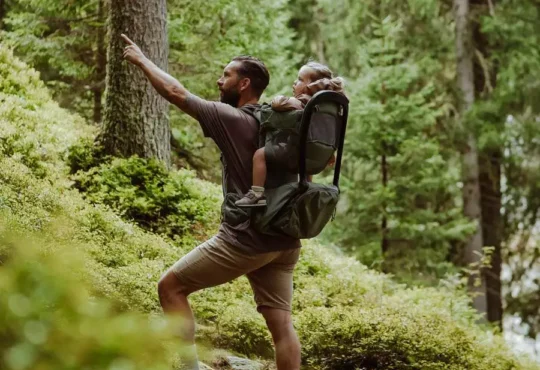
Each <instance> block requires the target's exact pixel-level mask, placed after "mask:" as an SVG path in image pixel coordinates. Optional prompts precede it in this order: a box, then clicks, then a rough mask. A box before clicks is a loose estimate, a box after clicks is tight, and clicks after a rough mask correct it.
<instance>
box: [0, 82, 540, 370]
mask: <svg viewBox="0 0 540 370" xmlns="http://www.w3.org/2000/svg"><path fill="white" fill-rule="evenodd" d="M23 94H24V92H23ZM60 112H61V110H59V109H57V111H56V113H57V114H59V113H60ZM38 113H39V114H41V115H44V114H45V112H43V111H42V110H41V108H40V109H39V110H38ZM66 116H68V117H69V115H67V113H66ZM45 117H46V118H47V119H45V120H41V121H39V122H36V127H35V129H36V130H37V131H40V130H43V129H45V128H46V127H54V126H61V127H62V130H69V129H72V130H75V128H76V123H74V122H73V121H72V120H58V119H53V118H51V117H50V116H45ZM3 119H6V121H7V122H10V121H9V119H10V118H9V117H7V118H3ZM57 129H60V128H59V127H58V128H57ZM43 140H54V137H53V136H51V137H44V138H43ZM74 142H75V141H74ZM42 144H43V145H45V144H46V142H43V143H42ZM48 163H49V164H50V165H51V166H53V167H55V168H57V171H55V172H53V173H54V174H55V176H56V177H54V176H47V177H45V178H38V177H36V175H35V174H34V173H33V172H32V170H31V169H30V168H28V167H27V166H26V165H25V164H24V163H23V162H22V161H21V159H20V157H17V156H4V155H1V156H0V209H1V210H2V224H3V225H6V226H5V228H6V229H9V230H12V231H15V232H17V235H20V234H23V233H25V234H28V233H29V232H31V231H33V230H36V231H40V232H41V233H40V234H39V245H38V248H39V250H38V252H35V254H34V252H31V249H30V248H26V246H25V247H24V248H12V247H10V246H9V245H10V244H8V243H4V242H2V243H0V255H2V256H3V257H2V258H3V259H2V261H5V260H6V259H5V256H6V255H11V261H13V262H9V264H10V265H9V266H10V267H9V268H5V266H3V267H1V268H0V274H2V276H1V277H2V279H1V280H0V287H4V286H6V285H7V284H9V287H10V288H9V289H11V290H12V291H17V292H19V291H20V292H21V293H23V294H24V295H26V296H27V297H28V296H31V295H32V294H34V293H35V294H38V295H39V296H40V297H41V298H44V299H46V298H47V297H48V295H49V292H51V296H53V298H54V297H56V298H55V299H56V300H55V301H53V302H54V303H56V304H57V305H56V306H55V307H54V308H51V307H50V306H47V308H48V310H45V309H44V308H42V306H40V305H39V304H37V303H36V307H35V309H36V310H38V309H41V312H42V314H43V315H44V322H43V325H50V326H49V327H50V329H48V330H49V331H48V333H52V332H54V333H58V337H55V338H59V339H58V342H56V341H55V342H54V343H51V344H50V347H49V346H41V347H38V348H34V349H29V351H48V350H49V349H50V353H55V354H60V355H64V354H65V355H66V356H67V355H68V354H71V353H73V352H71V351H63V349H65V348H70V349H71V348H74V351H76V349H77V348H81V351H83V350H84V351H89V352H81V353H90V351H94V352H91V353H95V354H97V355H96V356H89V357H81V358H80V359H79V360H80V361H96V362H81V364H84V365H86V366H88V367H89V368H104V365H103V364H110V363H111V362H112V361H114V360H113V358H116V356H117V355H118V356H123V357H124V358H126V359H128V360H130V361H132V362H133V368H152V366H154V367H155V368H160V367H159V366H161V362H160V360H159V359H156V360H155V361H153V362H150V361H152V360H153V359H155V357H154V356H151V355H149V356H145V354H146V353H148V352H146V350H148V351H152V353H153V354H155V355H156V356H160V358H161V359H163V356H164V355H163V352H161V351H160V348H159V345H158V344H159V343H158V340H157V339H156V340H155V341H153V340H152V338H157V337H159V335H160V334H159V333H160V332H159V331H158V332H157V333H155V332H154V334H152V326H151V325H150V328H149V326H148V325H145V324H144V322H141V321H140V320H139V319H131V317H132V316H131V315H127V316H125V315H126V314H121V315H120V316H118V318H117V316H116V315H117V314H116V313H113V312H117V311H111V310H107V309H100V307H103V306H101V305H100V304H99V302H101V301H100V300H98V299H97V298H94V300H95V302H98V303H96V304H95V305H90V304H81V302H85V301H84V299H86V298H85V297H87V293H85V291H84V289H82V288H81V289H80V290H79V287H81V285H78V283H77V284H76V283H74V281H80V280H82V281H85V282H86V284H89V285H90V286H91V287H92V289H91V292H92V293H93V294H94V296H102V297H106V298H107V299H110V300H112V301H113V302H114V307H115V310H130V311H139V312H158V311H159V304H158V299H157V294H156V282H157V280H158V279H159V277H160V275H161V274H162V273H163V272H164V271H165V269H166V268H168V267H169V266H170V265H171V264H172V263H173V262H174V261H175V260H177V259H178V258H179V257H181V256H182V255H183V254H185V253H187V252H188V250H189V249H190V248H188V247H184V248H179V247H178V246H175V245H172V244H170V243H168V242H167V241H166V240H164V239H163V238H161V237H160V236H157V235H155V234H153V233H150V232H147V231H144V230H142V229H141V228H140V227H137V226H135V225H133V224H131V223H129V222H126V221H124V220H122V219H121V218H120V217H118V216H117V215H116V214H115V213H114V212H112V211H111V209H109V208H108V207H105V206H102V205H99V204H96V205H92V204H90V203H89V202H88V201H86V200H84V199H83V197H82V196H81V194H80V193H79V192H77V191H75V190H72V189H69V187H68V185H69V184H67V181H65V180H66V177H67V166H66V165H65V164H63V163H62V162H60V161H57V157H53V158H51V162H48ZM95 168H96V169H98V170H99V169H102V170H103V171H104V174H105V173H108V174H110V173H112V172H108V171H112V170H113V169H114V170H115V171H116V170H117V171H118V172H117V173H115V175H118V174H119V173H121V172H122V171H124V170H127V169H129V171H128V172H129V173H138V174H142V175H143V176H147V175H144V174H148V172H147V171H149V167H148V166H146V165H145V166H141V163H140V162H138V159H137V158H133V159H131V160H127V161H124V162H114V161H113V162H111V163H109V164H105V165H103V164H102V165H101V166H100V167H95ZM150 168H153V171H155V172H153V173H157V174H159V173H160V172H159V171H160V170H159V169H157V168H154V167H151V166H150ZM119 178H120V179H121V177H118V176H112V177H110V178H109V179H110V180H111V181H114V183H115V184H116V183H118V181H119ZM146 179H148V178H147V177H146ZM188 183H189V181H188ZM127 184H128V182H127V181H126V182H121V185H122V186H127ZM197 184H199V185H198V186H200V185H202V183H197ZM57 217H60V220H61V221H62V226H60V227H56V226H55V225H58V224H57V223H56V222H55V220H57ZM11 244H13V243H11ZM60 245H68V246H69V248H70V249H71V250H77V251H80V252H81V253H83V261H82V262H80V263H82V264H83V267H79V268H77V266H80V265H77V264H76V263H75V262H71V260H70V259H66V258H64V256H65V254H64V253H65V252H63V251H64V250H65V249H63V248H59V247H58V246H60ZM18 249H21V253H22V254H20V255H17V254H16V251H17V250H18ZM26 250H28V253H30V254H25V251H26ZM19 256H21V257H19ZM38 256H40V257H38ZM21 261H24V262H21ZM6 271H7V272H6ZM69 271H73V272H74V273H75V274H76V277H77V279H76V280H74V279H75V278H72V277H71V276H73V275H70V273H69ZM295 274H296V275H295V297H294V310H295V320H296V325H297V327H298V329H299V334H300V336H301V339H302V341H303V343H305V345H304V347H303V348H304V349H303V351H304V353H303V354H304V358H305V361H306V364H308V365H309V366H310V367H312V368H315V369H317V368H321V369H322V368H370V369H377V368H378V369H383V368H394V369H422V368H424V369H425V368H443V367H442V366H443V364H444V366H445V367H444V368H449V369H453V368H455V369H457V368H470V369H487V368H493V369H516V370H525V369H535V368H538V367H537V366H536V367H534V366H532V365H530V366H529V365H527V364H525V363H522V362H520V361H518V360H517V359H516V357H515V356H513V355H512V354H511V353H510V352H509V350H508V349H507V348H506V347H504V346H503V345H502V344H501V339H500V337H499V336H498V335H492V334H491V332H489V331H488V330H486V329H482V328H480V327H477V326H476V325H475V324H474V320H475V319H476V315H475V314H474V313H473V311H472V310H471V309H470V308H469V307H468V302H469V301H468V299H467V298H466V297H465V296H464V295H463V294H461V293H460V292H459V291H454V290H453V289H452V288H451V285H450V288H443V287H441V288H440V289H439V290H435V289H405V288H404V287H403V286H400V285H397V284H396V283H395V282H393V281H392V280H390V279H389V277H387V276H385V275H383V274H380V273H377V272H374V271H371V270H368V269H367V268H366V267H365V266H363V265H361V264H360V263H358V262H357V261H355V260H354V259H352V258H346V257H343V256H340V255H339V254H338V252H335V251H331V250H329V248H328V247H323V246H321V245H318V244H316V243H309V244H308V245H307V246H306V247H305V248H304V249H303V251H302V256H301V260H300V263H299V265H298V268H297V269H296V270H295ZM6 276H9V277H6ZM14 277H19V278H17V279H16V281H17V284H19V283H18V282H20V284H21V285H17V284H15V283H12V282H13V281H15V280H14ZM34 279H35V280H34ZM79 279H80V280H79ZM25 282H27V283H28V284H26V283H25ZM34 282H35V283H34ZM30 283H31V284H30ZM40 284H41V285H40ZM81 284H83V283H81ZM40 287H42V288H40ZM55 292H56V293H58V294H56V295H54V293H55ZM71 292H74V293H73V294H75V295H74V296H73V297H72V296H71V295H70V294H71ZM9 297H11V295H4V294H1V295H0V309H2V308H3V307H5V302H8V303H7V305H8V306H10V304H9V301H10V298H9ZM66 297H69V299H68V298H66ZM77 297H79V298H77ZM80 297H82V298H80ZM252 300H253V298H252V293H251V290H250V287H249V283H248V282H247V280H246V279H245V278H242V279H238V280H236V281H234V282H231V283H230V284H225V285H223V286H220V287H216V288H213V289H208V290H204V291H202V292H200V293H196V294H194V295H193V296H192V303H193V308H194V311H195V314H196V316H197V317H198V319H199V323H200V324H201V326H202V327H203V330H202V331H201V332H200V334H201V336H202V338H201V339H205V340H208V341H210V342H212V343H215V344H219V345H220V346H223V347H226V348H229V349H234V350H237V351H240V352H243V353H247V354H248V355H252V356H254V355H262V356H269V355H270V354H271V341H270V338H269V336H268V333H267V331H266V329H265V326H264V321H263V319H262V317H261V316H260V315H258V314H257V313H256V311H255V308H254V304H253V302H252ZM20 301H21V300H19V298H15V303H16V304H18V305H20V304H21V303H20ZM38 302H40V301H38ZM23 305H24V303H23ZM105 306H107V305H106V304H105ZM81 307H82V308H81ZM55 308H56V310H55ZM10 309H11V308H10ZM33 309H34V308H32V307H31V308H30V310H29V312H30V313H32V315H33V314H34V312H37V311H34V310H33ZM94 309H95V310H97V311H93V310H94ZM10 315H14V314H13V313H10ZM32 315H30V316H28V318H29V320H28V322H26V321H23V320H25V319H24V318H20V317H16V318H14V320H13V325H12V326H10V329H9V330H10V331H9V332H7V333H12V334H9V335H11V336H16V337H17V338H21V339H20V340H21V343H22V342H23V341H24V343H27V342H28V343H30V344H31V343H32V341H35V340H36V338H38V339H39V335H40V334H39V333H40V330H41V326H40V324H39V323H37V325H36V324H35V323H33V321H35V320H34V316H32ZM3 317H4V316H3ZM10 317H11V316H10ZM29 322H32V324H29ZM80 323H83V325H82V327H84V328H86V327H89V329H88V331H86V332H85V333H79V332H78V331H77V330H79V328H81V325H79V324H80ZM126 323H133V325H132V326H128V327H127V329H124V325H127V324H126ZM27 325H29V326H27ZM32 325H33V326H32ZM26 327H28V328H34V327H36V328H38V329H37V330H33V331H32V334H33V335H27V334H24V333H25V332H26V331H25V330H24V328H26ZM70 329H72V330H70ZM28 330H29V329H28ZM41 332H42V330H41ZM4 333H6V331H0V336H1V335H4ZM13 333H15V334H13ZM36 333H37V334H36ZM96 333H101V334H102V337H96ZM75 335H76V336H77V339H80V341H78V340H75V339H73V338H74V336H75ZM79 337H80V338H79ZM90 339H92V341H91V342H90V344H91V345H88V346H87V347H86V346H85V347H82V346H83V344H88V343H89V342H88V341H90ZM68 341H69V342H68ZM2 343H6V341H2ZM7 343H9V341H7ZM79 344H80V345H81V347H77V346H78V345H79ZM130 344H131V345H132V346H130ZM31 345H32V344H31ZM143 346H144V348H143ZM17 348H21V349H16V350H13V352H11V351H10V353H14V354H10V358H11V357H13V358H16V359H18V358H19V356H18V354H19V353H21V352H23V353H24V354H25V356H24V358H26V352H24V351H26V350H27V349H28V348H30V347H28V346H26V345H23V347H17ZM103 349H108V352H107V355H104V356H100V355H99V354H101V353H103V352H100V351H102V350H103ZM34 353H48V352H34ZM75 353H77V352H75ZM30 358H31V357H30ZM35 358H36V359H40V357H35ZM62 359H64V357H62ZM10 361H11V360H10ZM59 361H60V360H59ZM62 361H67V360H62ZM72 361H76V360H72ZM99 361H102V362H99ZM106 361H110V362H106ZM138 361H140V362H138ZM146 361H148V362H146ZM75 364H76V365H72V367H73V366H77V365H78V364H79V363H77V362H76V363H75ZM94 364H96V367H92V366H93V365H94ZM97 364H99V366H101V367H99V366H98V365H97ZM139 364H141V365H139ZM147 364H148V365H147ZM62 366H64V367H62ZM109 366H110V365H109ZM118 366H120V365H118ZM138 366H140V367H138ZM144 366H146V367H144ZM51 368H68V367H67V365H65V362H59V363H55V366H53V367H51Z"/></svg>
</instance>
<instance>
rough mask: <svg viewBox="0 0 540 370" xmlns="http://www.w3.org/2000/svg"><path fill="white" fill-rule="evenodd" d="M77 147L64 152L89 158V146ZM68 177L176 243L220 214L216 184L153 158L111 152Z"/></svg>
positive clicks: (213, 223)
mask: <svg viewBox="0 0 540 370" xmlns="http://www.w3.org/2000/svg"><path fill="white" fill-rule="evenodd" d="M82 148H83V149H80V147H79V148H77V147H76V148H75V150H74V151H72V152H71V153H75V154H73V155H72V154H70V156H72V157H73V156H74V155H76V156H78V158H79V159H82V163H83V164H85V165H86V164H88V163H92V159H89V156H88V153H89V151H88V150H86V151H85V150H84V147H82ZM79 153H82V155H81V156H79ZM79 163H80V162H79ZM77 167H81V165H80V164H79V165H77ZM72 168H73V167H72ZM73 179H74V181H75V187H76V188H77V189H79V190H80V191H81V192H83V193H84V195H85V198H86V199H88V200H89V201H90V202H93V203H99V204H106V205H108V206H110V207H112V208H113V209H115V210H116V211H118V212H119V213H120V214H121V215H122V216H123V217H125V218H127V219H129V220H132V221H134V222H136V223H137V224H138V225H140V226H141V227H142V228H143V229H146V230H149V231H152V232H155V233H158V234H163V235H166V236H168V237H169V238H171V239H172V240H175V241H176V242H177V243H180V244H181V245H186V246H193V245H194V244H195V242H196V241H197V240H199V241H200V240H202V239H203V238H204V237H207V236H208V232H209V230H215V229H216V228H217V225H218V223H219V220H220V216H219V212H218V210H219V202H220V200H221V198H220V194H219V192H218V191H217V187H216V186H214V185H211V184H208V183H205V182H203V181H200V180H197V178H196V177H195V175H194V174H193V173H192V172H189V171H187V170H180V171H171V172H170V171H168V170H167V169H166V168H165V166H164V165H163V164H162V163H161V162H159V161H157V160H148V159H143V158H138V157H131V158H127V159H120V158H115V159H113V160H112V161H109V162H105V163H104V164H102V165H100V166H99V167H93V168H90V169H89V170H88V171H87V172H82V171H81V172H78V173H77V174H76V175H75V176H73Z"/></svg>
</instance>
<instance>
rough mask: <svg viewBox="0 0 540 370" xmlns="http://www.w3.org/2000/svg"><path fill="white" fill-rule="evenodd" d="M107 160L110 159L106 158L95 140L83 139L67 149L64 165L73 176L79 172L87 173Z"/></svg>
mask: <svg viewBox="0 0 540 370" xmlns="http://www.w3.org/2000/svg"><path fill="white" fill-rule="evenodd" d="M108 159H110V158H106V156H105V154H104V153H103V150H102V148H101V147H100V146H99V145H98V144H97V143H96V142H95V140H93V139H92V138H85V139H82V140H79V141H78V142H77V143H75V144H74V145H72V146H71V147H70V148H69V150H68V154H67V158H66V163H67V164H68V166H69V173H70V174H75V173H77V172H79V171H89V170H90V169H91V168H93V167H97V166H99V165H100V164H101V163H103V162H105V161H106V160H108Z"/></svg>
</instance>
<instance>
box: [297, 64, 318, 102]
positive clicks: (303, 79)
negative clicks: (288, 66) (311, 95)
mask: <svg viewBox="0 0 540 370" xmlns="http://www.w3.org/2000/svg"><path fill="white" fill-rule="evenodd" d="M314 73H315V71H314V70H312V69H311V68H309V67H306V66H303V67H302V68H300V71H298V77H297V78H296V81H294V84H293V94H294V96H300V95H302V94H305V93H306V92H307V86H308V85H309V84H310V83H312V82H313V75H314Z"/></svg>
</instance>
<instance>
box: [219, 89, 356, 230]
mask: <svg viewBox="0 0 540 370" xmlns="http://www.w3.org/2000/svg"><path fill="white" fill-rule="evenodd" d="M348 106H349V101H348V99H347V98H346V97H345V96H344V95H342V94H339V93H336V92H334V91H320V92H318V93H316V94H315V95H313V97H312V98H311V99H310V100H309V102H308V103H307V104H306V106H305V107H304V110H294V111H287V112H277V111H274V110H273V109H272V108H271V107H270V106H268V105H263V106H261V108H260V109H259V110H255V111H253V110H251V111H249V112H248V113H249V114H251V115H253V116H254V117H255V118H256V119H257V120H258V121H259V123H260V146H264V147H265V156H266V162H267V167H268V174H267V183H266V184H265V196H266V201H267V206H266V207H258V208H252V209H250V210H243V211H242V212H246V213H248V214H249V216H250V217H251V225H252V226H253V227H254V228H255V229H256V230H257V231H259V232H261V233H264V234H268V235H287V236H290V237H293V238H297V239H308V238H313V237H315V236H317V235H319V233H320V232H321V231H322V230H323V228H324V226H325V225H326V224H327V223H328V221H330V219H332V218H333V216H334V214H335V209H336V205H337V202H338V200H339V175H340V169H341V160H342V155H343V144H344V140H345V130H346V127H347V118H348ZM246 112H247V111H246ZM336 150H337V156H336V161H335V168H334V177H333V183H332V184H331V185H324V184H316V183H313V182H308V181H307V177H308V175H314V174H318V173H320V172H321V171H323V170H324V169H325V168H326V167H327V164H328V161H329V160H330V159H331V157H332V155H333V154H334V152H335V151H336ZM228 207H229V209H228V211H229V212H238V210H235V209H233V208H234V207H233V205H232V204H230V203H229V205H228Z"/></svg>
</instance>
